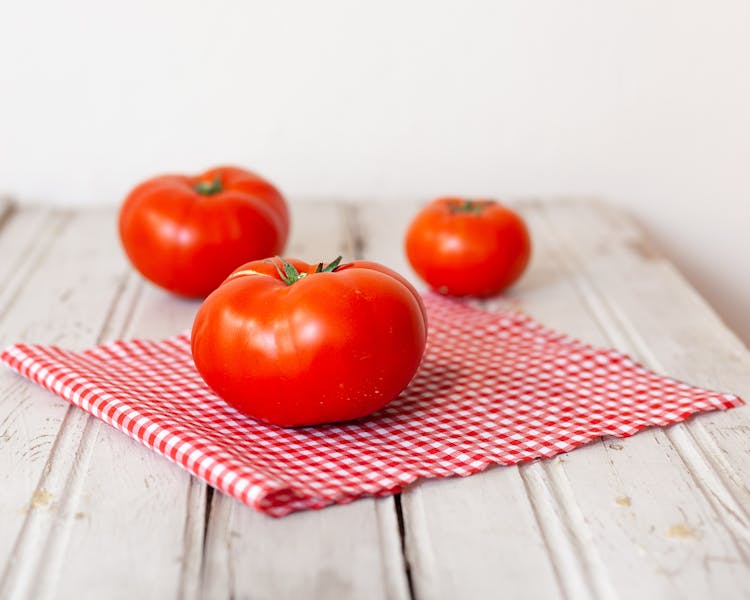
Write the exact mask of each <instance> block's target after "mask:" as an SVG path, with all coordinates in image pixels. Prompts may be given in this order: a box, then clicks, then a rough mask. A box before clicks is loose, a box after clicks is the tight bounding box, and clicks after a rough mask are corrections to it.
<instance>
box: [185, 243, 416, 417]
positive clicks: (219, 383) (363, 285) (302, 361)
mask: <svg viewBox="0 0 750 600" xmlns="http://www.w3.org/2000/svg"><path fill="white" fill-rule="evenodd" d="M339 262H340V257H339V258H338V259H337V260H335V261H333V262H332V263H330V264H328V265H327V266H325V267H324V266H323V263H320V264H317V265H309V264H307V263H304V262H302V261H299V260H295V259H288V260H286V259H280V258H276V259H269V260H263V261H255V262H250V263H247V264H245V265H243V266H241V267H239V268H238V269H237V270H235V271H234V273H232V274H231V275H230V276H229V277H228V278H227V279H226V281H224V283H222V284H221V285H220V286H219V287H218V288H217V289H216V290H215V291H214V292H213V293H212V294H211V295H210V296H209V297H208V298H206V300H205V302H204V303H203V305H202V306H201V307H200V309H199V310H198V314H197V315H196V317H195V322H194V323H193V331H192V338H191V344H192V352H193V360H194V361H195V366H196V368H197V369H198V372H199V373H200V374H201V376H202V377H203V379H204V380H205V381H206V383H207V384H208V385H209V387H211V389H213V390H214V392H216V394H218V395H219V396H220V397H221V398H223V399H224V400H226V401H227V402H228V403H229V404H231V405H232V406H234V407H235V408H236V409H237V410H239V411H240V412H242V413H244V414H246V415H248V416H251V417H254V418H256V419H259V420H261V421H265V422H267V423H271V424H273V425H281V426H289V427H292V426H300V425H314V424H320V423H330V422H336V421H347V420H350V419H356V418H358V417H363V416H365V415H368V414H370V413H372V412H374V411H376V410H378V409H380V408H382V407H383V406H385V405H386V404H388V403H389V402H390V401H391V400H393V399H394V398H396V396H398V394H399V393H400V392H401V391H402V390H403V389H404V388H405V387H406V385H407V384H408V383H409V381H410V380H411V378H412V377H413V376H414V373H415V372H416V370H417V367H418V366H419V363H420V361H421V359H422V354H423V353H424V349H425V341H426V334H427V319H426V314H425V309H424V304H423V303H422V300H421V298H420V296H419V294H418V293H417V291H416V290H415V289H414V287H412V285H411V284H410V283H409V282H408V281H406V279H404V278H403V277H402V276H401V275H399V274H398V273H396V272H395V271H392V270H391V269H389V268H387V267H384V266H382V265H379V264H377V263H371V262H366V261H355V262H352V263H348V264H343V265H339Z"/></svg>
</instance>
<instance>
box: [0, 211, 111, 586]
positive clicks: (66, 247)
mask: <svg viewBox="0 0 750 600" xmlns="http://www.w3.org/2000/svg"><path fill="white" fill-rule="evenodd" d="M33 213H34V211H31V212H30V213H28V214H29V215H33ZM25 214H26V212H25V211H21V212H20V213H19V217H14V218H13V219H12V220H11V222H10V223H9V225H8V227H6V228H5V229H6V231H5V232H4V233H3V235H1V236H0V245H2V244H3V243H6V242H7V241H8V235H10V231H12V228H13V227H14V226H15V224H16V220H17V219H19V218H21V217H23V216H24V215H25ZM31 222H37V221H35V220H34V217H32V218H31ZM50 224H53V227H52V229H51V230H50V229H49V225H50ZM112 227H113V226H112V223H111V215H110V214H105V213H101V212H93V213H89V214H85V215H81V216H78V217H69V216H66V215H62V217H61V218H58V217H57V216H53V218H52V219H47V218H41V225H40V228H39V229H37V230H36V231H39V232H44V235H39V236H36V235H34V233H35V232H36V231H35V230H34V229H32V230H26V232H25V236H26V237H25V238H24V237H23V235H21V236H18V237H17V238H15V242H14V243H15V244H16V245H18V247H20V248H22V249H23V250H24V251H26V252H28V258H27V259H25V261H22V264H21V269H20V270H21V271H22V272H23V277H22V279H21V281H20V282H19V284H18V286H16V289H15V290H14V291H8V290H10V288H12V287H14V286H10V287H7V288H5V287H4V294H5V295H4V296H3V298H4V305H3V313H4V314H3V318H2V321H1V322H0V340H1V341H2V344H3V345H6V344H9V343H11V342H16V341H25V342H46V343H55V344H59V345H63V346H67V347H82V346H86V345H89V344H91V343H93V342H95V341H96V339H97V335H98V333H99V331H100V330H101V329H102V326H103V324H104V323H105V321H106V320H107V318H108V316H109V311H110V306H111V305H112V303H113V302H114V301H115V299H116V298H117V297H118V296H119V294H120V293H121V287H122V280H123V275H124V267H125V265H124V261H123V259H122V258H121V257H120V256H119V255H118V254H115V253H114V252H108V251H107V250H108V248H109V247H110V245H111V244H112V243H116V242H111V238H113V237H114V236H113V234H112ZM82 232H83V235H82ZM21 233H23V232H21ZM6 292H7V293H6ZM71 411H72V409H71V410H70V411H69V405H68V404H67V403H66V402H64V401H62V400H59V399H56V398H55V397H54V396H52V395H51V394H49V393H48V392H45V391H43V390H41V389H40V388H38V387H36V386H34V385H32V384H29V383H28V382H26V381H24V380H22V379H21V378H20V377H18V376H16V375H14V374H13V373H11V372H10V371H9V370H2V371H1V372H0V423H2V432H3V433H2V436H3V437H2V447H1V448H0V463H2V468H0V489H2V490H3V493H2V494H0V504H1V507H0V531H2V532H3V535H2V536H0V565H1V568H2V569H3V571H2V575H0V577H2V579H0V597H3V598H6V597H7V598H14V597H24V596H26V594H25V593H24V590H26V589H27V586H28V585H29V583H30V582H31V580H32V579H33V576H34V574H33V572H29V571H27V570H26V565H27V564H29V563H27V562H26V560H27V559H29V558H32V555H31V554H29V553H28V551H30V550H31V549H32V548H34V547H35V545H36V543H37V541H38V539H39V537H40V536H43V535H44V532H46V531H48V527H49V524H50V523H51V522H52V520H53V519H54V518H55V514H56V507H57V503H58V502H59V500H60V497H61V494H62V493H63V489H62V488H57V487H56V486H57V484H62V483H63V482H62V481H59V480H56V479H55V478H54V477H52V478H51V479H49V481H48V475H49V473H50V470H51V467H52V463H53V462H54V461H55V460H56V459H57V458H60V459H64V458H65V454H66V452H68V451H74V449H75V448H74V447H71V446H70V445H69V442H70V440H71V439H73V438H75V431H74V430H73V429H71V430H70V431H67V432H66V431H63V434H62V435H58V434H59V432H60V431H61V426H62V424H63V422H64V420H67V419H68V417H69V416H70V414H69V413H70V412H71ZM73 419H74V420H75V417H73ZM53 484H54V485H53Z"/></svg>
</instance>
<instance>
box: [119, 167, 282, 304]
mask: <svg viewBox="0 0 750 600" xmlns="http://www.w3.org/2000/svg"><path fill="white" fill-rule="evenodd" d="M119 228H120V239H121V240H122V244H123V246H124V248H125V252H126V253H127V255H128V258H130V261H131V262H132V263H133V265H134V266H135V267H136V268H137V269H138V271H140V272H141V274H142V275H143V276H144V277H146V278H147V279H149V280H151V281H152V282H154V283H156V284H157V285H159V286H161V287H163V288H165V289H167V290H169V291H171V292H173V293H175V294H180V295H182V296H189V297H204V296H206V295H208V294H209V293H211V292H212V291H213V290H214V289H216V287H218V285H219V284H220V283H221V282H222V281H223V280H224V279H225V278H226V276H227V275H229V273H231V272H232V270H233V269H235V268H236V267H237V266H238V265H241V264H242V263H244V262H246V261H248V260H253V259H257V258H263V257H265V256H272V255H274V254H278V253H279V252H281V251H282V249H283V247H284V244H285V243H286V239H287V235H288V233H289V212H288V209H287V206H286V202H285V201H284V198H283V197H282V196H281V194H280V193H279V191H278V190H277V189H276V188H275V187H274V186H273V185H272V184H271V183H269V182H268V181H266V180H265V179H263V178H262V177H260V176H258V175H256V174H254V173H251V172H250V171H246V170H243V169H239V168H236V167H217V168H215V169H211V170H210V171H207V172H205V173H202V174H201V175H197V176H194V177H193V176H185V175H163V176H160V177H154V178H153V179H149V180H148V181H145V182H144V183H142V184H140V185H139V186H137V187H136V188H135V189H134V190H133V191H132V192H130V194H129V195H128V197H127V198H126V199H125V202H124V203H123V205H122V208H121V210H120V220H119Z"/></svg>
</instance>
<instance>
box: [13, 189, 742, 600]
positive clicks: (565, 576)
mask: <svg viewBox="0 0 750 600" xmlns="http://www.w3.org/2000/svg"><path fill="white" fill-rule="evenodd" d="M519 207H520V209H521V210H522V212H523V213H524V215H525V217H526V218H527V220H528V222H529V224H530V226H531V228H532V232H533V237H534V241H535V248H534V256H533V260H532V265H531V268H530V270H529V272H528V273H527V275H526V276H525V277H524V278H523V279H522V281H521V282H520V283H519V285H517V286H516V287H514V288H513V289H512V290H511V291H510V292H509V293H507V294H505V295H504V296H502V297H501V298H499V299H497V300H494V301H492V302H489V303H488V306H491V307H492V306H495V307H521V308H522V309H523V310H525V311H527V312H529V313H530V314H532V315H533V316H534V317H536V318H537V319H539V320H540V321H542V322H544V323H545V324H547V325H550V326H552V327H554V328H556V329H559V330H563V331H565V332H567V333H569V334H571V335H574V336H576V337H579V338H581V339H583V340H585V341H588V342H590V343H593V344H597V345H601V346H613V347H616V348H618V349H620V350H623V351H625V352H628V353H630V354H632V355H633V356H635V357H636V358H638V359H639V360H641V361H642V362H644V363H645V364H646V365H648V366H649V367H650V368H652V369H654V370H657V371H660V372H663V373H668V374H670V375H672V376H674V377H677V378H679V379H683V380H685V381H688V382H690V383H694V384H697V385H703V386H705V387H709V388H714V389H721V390H727V391H731V392H734V393H738V394H740V395H742V396H744V397H745V398H750V355H749V354H748V352H747V349H746V348H745V347H744V346H743V345H742V344H741V342H739V340H737V338H736V337H735V336H734V335H733V334H732V333H731V332H730V331H729V330H728V329H727V328H726V327H725V326H724V325H723V323H721V321H720V320H719V319H718V317H716V315H715V314H714V313H713V311H712V310H711V309H710V307H709V306H708V305H707V304H706V303H705V302H704V301H703V300H702V298H701V297H700V296H699V295H698V294H697V293H696V292H695V291H694V290H693V289H692V288H691V287H690V286H689V285H688V284H687V282H686V281H685V280H684V278H682V276H681V275H680V274H679V273H678V272H677V270H676V269H675V268H674V267H673V266H672V265H671V264H670V263H669V262H668V261H667V260H666V259H665V258H664V257H663V255H662V254H661V253H660V252H659V250H658V249H657V248H655V247H654V246H653V244H652V243H651V242H650V241H649V240H648V238H647V237H646V236H645V235H644V234H643V232H642V230H641V229H640V228H639V227H638V226H637V224H635V223H634V222H633V221H632V220H631V219H629V218H627V217H626V216H625V215H623V213H622V212H620V211H617V210H615V209H612V208H609V207H606V206H602V205H599V204H594V203H587V202H580V201H566V202H551V201H544V202H542V201H530V202H524V203H521V204H519ZM417 208H418V206H417V204H416V203H413V202H403V203H400V204H398V205H393V204H390V205H389V204H377V203H370V204H366V205H340V204H336V203H333V202H327V203H308V204H299V205H296V206H295V207H294V210H293V215H294V220H295V222H294V225H293V237H292V241H291V244H290V248H289V250H288V254H289V255H292V256H297V257H299V258H302V259H308V260H311V261H318V260H330V259H332V258H334V257H335V256H336V255H337V254H344V256H345V257H346V258H352V257H355V256H357V257H360V256H361V257H365V258H368V259H372V260H378V261H381V262H384V263H386V264H388V265H390V266H392V267H394V268H396V269H397V270H399V271H401V272H403V273H404V274H406V275H407V276H409V277H411V278H412V279H413V280H415V281H416V277H415V275H414V274H413V272H412V271H411V269H410V268H409V266H408V265H407V263H406V260H405V257H404V255H403V252H402V239H403V233H404V230H405V228H406V225H407V223H408V221H409V220H410V218H411V216H412V215H413V214H414V212H415V211H416V210H417ZM0 256H1V257H2V260H0V344H2V345H6V344H8V343H11V342H17V341H27V342H45V343H55V344H59V345H61V346H65V347H71V348H81V347H84V346H88V345H91V344H93V343H95V342H97V341H106V340H110V339H114V338H117V337H121V336H127V337H133V336H139V337H163V336H167V335H172V334H174V333H177V332H178V331H180V330H183V329H185V328H187V327H189V325H190V323H191V321H192V317H193V314H194V311H195V310H196V308H197V303H194V302H189V301H183V300H178V299H176V298H174V297H172V296H169V295H168V294H165V293H163V292H161V291H159V290H157V289H155V288H153V287H152V286H150V285H149V284H145V283H144V282H143V281H142V280H141V279H140V277H139V276H137V275H136V274H135V273H133V271H132V270H131V269H130V268H129V267H128V266H127V265H126V264H125V261H124V259H123V257H122V254H121V253H120V250H119V247H118V243H117V239H116V236H115V235H114V213H113V212H112V211H91V212H83V213H71V212H65V211H54V210H43V209H34V208H23V209H17V208H15V207H13V206H12V205H10V204H9V203H3V202H2V201H0ZM748 433H750V409H748V408H746V407H743V408H740V409H736V410H732V411H728V412H714V413H710V414H706V415H701V416H699V417H696V418H693V419H691V420H689V421H688V422H687V423H685V424H680V425H676V426H673V427H670V428H667V429H652V430H649V431H645V432H642V433H640V434H638V435H636V436H634V437H632V438H628V439H623V440H620V439H606V440H602V441H600V442H596V443H592V444H589V445H588V446H586V447H584V448H581V449H578V450H576V451H575V452H571V453H569V454H567V455H561V456H559V457H557V458H555V459H553V460H548V461H536V462H532V463H528V464H524V465H520V466H516V467H502V468H491V469H488V470H487V471H485V472H484V473H481V474H479V475H475V476H472V477H469V478H466V479H459V478H455V479H446V480H431V481H427V482H418V483H416V484H415V485H413V486H410V487H409V488H408V489H407V490H405V491H404V493H403V494H402V495H401V497H400V498H383V499H377V500H376V499H372V498H367V499H363V500H360V501H357V502H354V503H352V504H349V505H345V506H337V507H331V508H328V509H325V510H321V511H308V512H303V513H298V514H294V515H291V516H289V517H286V518H284V519H279V520H274V519H271V518H268V517H265V516H263V515H261V514H258V513H255V512H253V511H252V510H251V509H249V508H248V507H246V506H244V505H241V504H239V503H238V502H236V501H234V500H233V499H231V498H229V497H227V496H224V495H223V494H220V493H218V492H212V493H207V490H206V486H205V485H204V484H202V483H201V482H199V481H197V480H195V479H193V478H191V477H190V476H189V475H187V474H186V473H185V472H184V471H181V470H180V469H178V468H177V467H175V466H174V465H172V464H170V463H168V462H167V461H166V460H164V459H161V458H159V457H158V456H156V455H155V454H153V453H152V452H149V451H147V450H146V449H144V448H142V447H141V446H139V445H138V444H136V443H135V442H133V441H131V440H129V439H128V438H127V437H126V436H124V435H122V434H120V433H119V432H116V431H114V430H112V429H110V428H109V427H107V426H106V425H104V424H102V423H100V422H98V421H96V420H94V419H89V418H88V417H87V416H86V415H85V414H84V413H83V412H81V411H78V410H75V409H72V408H70V407H68V405H67V404H66V403H64V402H63V401H61V400H59V399H57V398H56V397H54V396H52V395H51V394H49V393H47V392H44V391H42V390H41V389H39V388H36V387H35V386H33V385H31V384H29V383H27V382H25V381H24V380H22V379H21V378H19V377H17V376H15V375H13V374H11V373H10V371H8V370H2V371H0V489H2V490H3V492H2V493H0V531H1V532H2V533H3V535H0V577H1V578H0V598H3V599H5V598H9V599H16V598H18V599H22V598H29V597H34V598H52V597H55V598H76V599H78V598H104V597H106V598H130V597H139V598H159V599H161V598H199V597H206V598H229V597H232V598H297V597H305V598H330V597H336V598H381V597H387V598H397V599H398V598H408V597H410V596H412V594H413V596H414V597H417V598H420V599H422V598H426V599H433V598H435V599H439V598H457V597H471V598H486V597H498V596H508V597H514V598H516V597H518V598H524V597H525V598H539V597H544V598H547V597H565V598H571V599H578V598H629V597H639V598H645V599H648V598H704V597H719V598H722V599H725V598H729V599H732V598H741V597H747V596H750V488H749V487H748V480H749V478H750V437H749V436H748ZM400 521H401V523H400ZM400 530H403V537H402V532H401V531H400ZM402 544H403V547H404V551H405V554H404V552H402ZM136 574H137V575H136Z"/></svg>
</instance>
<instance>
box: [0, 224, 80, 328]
mask: <svg viewBox="0 0 750 600" xmlns="http://www.w3.org/2000/svg"><path fill="white" fill-rule="evenodd" d="M71 218H72V214H71V213H58V212H55V213H52V219H51V220H50V222H45V223H44V224H43V227H42V231H44V230H46V229H49V230H50V231H49V235H45V236H41V237H42V239H43V240H44V241H43V242H42V243H39V240H38V239H37V237H36V236H34V235H30V236H29V240H28V244H27V245H26V249H25V251H24V252H23V253H22V255H21V256H22V259H21V261H20V262H19V263H18V266H17V267H16V269H14V270H13V272H12V280H11V281H9V282H7V283H6V285H7V288H4V289H3V290H2V291H0V320H2V319H4V318H5V317H6V316H7V315H8V312H9V311H10V309H11V308H12V307H13V305H14V303H15V302H16V300H18V297H19V295H20V294H21V292H22V291H23V288H24V284H25V283H26V279H27V277H28V276H29V274H30V273H33V272H34V270H35V269H36V268H37V267H38V266H39V265H40V264H41V263H42V261H43V260H44V259H45V258H47V256H48V254H49V252H50V251H51V249H52V246H53V245H54V242H55V239H56V238H57V237H58V236H59V235H60V234H61V233H62V231H63V230H64V229H65V227H66V226H67V225H68V223H69V222H70V220H71ZM8 221H9V220H8ZM8 221H6V223H7V222H8ZM4 296H7V298H5V299H4V300H3V297H4Z"/></svg>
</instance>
